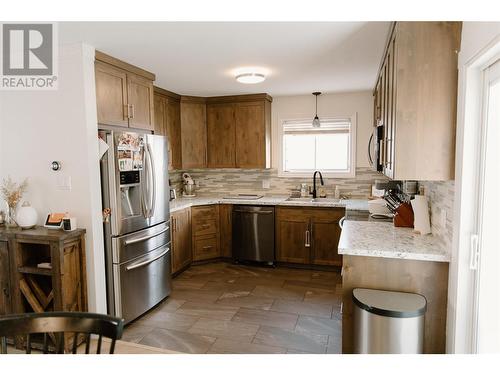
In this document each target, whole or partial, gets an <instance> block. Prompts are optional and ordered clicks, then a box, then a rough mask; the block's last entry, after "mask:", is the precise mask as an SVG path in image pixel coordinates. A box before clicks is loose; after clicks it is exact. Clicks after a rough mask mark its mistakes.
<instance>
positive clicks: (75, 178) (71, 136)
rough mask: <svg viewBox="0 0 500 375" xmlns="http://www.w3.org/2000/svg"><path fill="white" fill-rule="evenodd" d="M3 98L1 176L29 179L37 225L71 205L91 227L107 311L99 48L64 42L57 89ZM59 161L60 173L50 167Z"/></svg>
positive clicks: (100, 297)
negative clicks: (63, 181)
mask: <svg viewBox="0 0 500 375" xmlns="http://www.w3.org/2000/svg"><path fill="white" fill-rule="evenodd" d="M0 103H1V104H0V137H1V138H0V178H1V177H6V176H8V175H10V176H11V177H12V178H13V179H15V180H17V181H20V180H22V179H24V178H26V177H28V178H29V187H28V192H27V194H26V196H25V198H24V199H26V200H29V201H30V202H31V204H32V206H33V207H35V208H36V210H37V211H38V213H39V224H43V219H44V216H45V215H46V213H47V212H50V211H56V212H66V211H68V212H69V213H70V214H72V215H74V216H76V218H77V220H78V226H79V227H81V228H85V229H86V230H87V235H86V255H87V283H88V285H87V288H88V297H89V309H90V310H91V311H96V312H104V313H105V312H106V288H105V274H104V249H103V230H102V218H101V216H100V215H101V207H102V205H101V193H100V182H99V160H98V144H97V114H96V98H95V80H94V49H93V48H92V47H90V46H87V45H84V44H72V45H66V46H61V47H60V49H59V88H58V90H56V91H24V92H21V91H19V92H14V91H3V92H0ZM53 160H58V161H60V162H61V164H62V170H61V171H59V172H53V171H52V170H51V169H50V164H51V162H52V161H53ZM60 176H66V177H71V182H72V188H71V191H67V190H66V191H64V190H59V189H57V178H58V177H60Z"/></svg>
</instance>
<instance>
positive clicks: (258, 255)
mask: <svg viewBox="0 0 500 375" xmlns="http://www.w3.org/2000/svg"><path fill="white" fill-rule="evenodd" d="M233 258H234V260H236V261H244V260H250V261H256V262H266V263H268V264H272V263H274V262H275V260H276V259H275V255H274V207H270V206H250V205H239V206H237V205H235V206H233Z"/></svg>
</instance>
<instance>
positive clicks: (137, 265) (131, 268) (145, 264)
mask: <svg viewBox="0 0 500 375" xmlns="http://www.w3.org/2000/svg"><path fill="white" fill-rule="evenodd" d="M169 251H170V249H169V248H168V247H167V248H166V250H164V251H162V253H161V254H159V255H157V256H155V257H154V258H152V259H148V260H145V261H143V262H139V263H134V264H131V265H130V266H127V267H126V268H125V269H126V270H127V271H132V270H135V269H136V268H140V267H144V266H147V265H148V264H150V263H153V262H154V261H156V260H158V259H160V258H161V257H163V256H164V255H165V254H167V253H168V252H169Z"/></svg>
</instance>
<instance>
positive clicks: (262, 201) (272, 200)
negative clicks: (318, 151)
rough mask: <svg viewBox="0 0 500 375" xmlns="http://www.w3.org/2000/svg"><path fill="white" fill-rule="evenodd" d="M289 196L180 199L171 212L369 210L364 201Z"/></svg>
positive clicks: (171, 203) (175, 201) (172, 206)
mask: <svg viewBox="0 0 500 375" xmlns="http://www.w3.org/2000/svg"><path fill="white" fill-rule="evenodd" d="M287 198H288V196H265V197H262V198H259V199H253V200H247V199H237V198H231V199H225V198H223V197H217V196H213V197H212V196H198V197H194V198H178V199H175V200H173V201H171V202H170V212H171V213H172V212H175V211H179V210H182V209H184V208H188V207H193V206H203V205H207V204H224V203H225V204H248V205H257V206H295V207H296V206H299V207H326V208H329V207H342V208H346V209H347V210H360V211H366V210H368V201H367V200H363V199H343V200H340V201H334V200H328V199H327V200H325V201H324V202H304V201H287V200H286V199H287Z"/></svg>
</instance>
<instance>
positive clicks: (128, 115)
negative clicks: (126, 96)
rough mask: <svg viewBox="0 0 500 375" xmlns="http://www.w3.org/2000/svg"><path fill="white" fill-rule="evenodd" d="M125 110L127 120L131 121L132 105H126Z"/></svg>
mask: <svg viewBox="0 0 500 375" xmlns="http://www.w3.org/2000/svg"><path fill="white" fill-rule="evenodd" d="M123 106H124V107H125V108H124V109H125V112H126V113H125V118H127V119H129V118H130V105H129V104H124V105H123Z"/></svg>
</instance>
